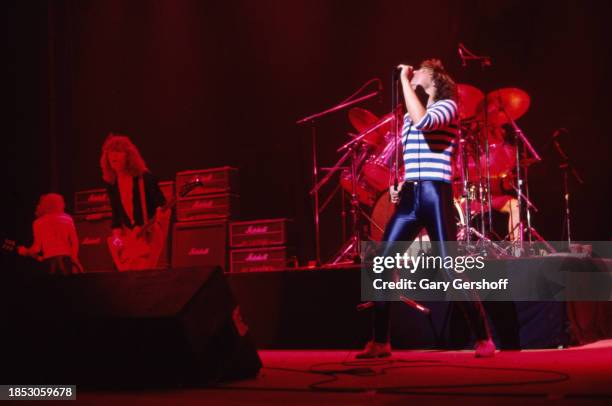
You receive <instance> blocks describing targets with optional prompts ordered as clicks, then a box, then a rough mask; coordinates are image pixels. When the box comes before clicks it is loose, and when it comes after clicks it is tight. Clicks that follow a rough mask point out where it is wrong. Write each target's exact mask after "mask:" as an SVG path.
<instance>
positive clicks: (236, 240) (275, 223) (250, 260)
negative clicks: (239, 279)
mask: <svg viewBox="0 0 612 406" xmlns="http://www.w3.org/2000/svg"><path fill="white" fill-rule="evenodd" d="M291 224H292V223H291V221H290V220H288V219H283V218H281V219H271V220H257V221H241V222H233V223H231V224H230V231H229V239H230V247H231V251H230V272H257V271H275V270H279V269H285V268H287V259H288V254H289V252H288V251H289V250H288V245H289V241H291V240H292V238H291V237H290V231H291V227H290V225H291Z"/></svg>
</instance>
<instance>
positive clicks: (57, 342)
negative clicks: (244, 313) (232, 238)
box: [0, 267, 261, 388]
mask: <svg viewBox="0 0 612 406" xmlns="http://www.w3.org/2000/svg"><path fill="white" fill-rule="evenodd" d="M21 283H22V284H23V286H15V287H14V288H13V293H12V294H11V295H10V297H8V298H7V297H5V299H7V300H8V301H9V304H11V306H10V307H11V308H12V309H13V310H12V311H11V312H10V313H9V312H1V313H0V320H1V321H2V325H3V331H4V332H3V343H4V344H3V348H4V350H5V351H4V356H3V360H2V368H0V379H2V381H3V382H6V383H19V382H35V383H57V382H67V383H70V384H76V385H84V386H89V387H97V386H102V387H104V386H113V387H156V388H157V387H163V386H175V385H201V384H204V383H207V382H211V381H214V382H217V381H219V380H226V379H241V378H247V377H253V376H255V375H256V374H257V373H258V371H259V369H260V368H261V361H260V359H259V356H258V354H257V351H256V350H255V347H254V345H253V343H252V342H251V340H250V334H249V327H248V325H247V324H246V323H245V321H244V320H243V319H242V318H241V314H240V308H239V307H238V306H236V304H235V302H234V299H233V297H232V294H231V291H230V288H229V286H228V284H227V281H226V279H225V275H224V274H223V272H222V270H221V269H220V268H218V267H217V268H212V267H209V268H205V269H202V268H200V269H181V270H154V271H142V272H125V273H123V272H112V273H111V272H100V273H90V274H80V275H74V276H70V277H65V278H41V279H37V280H34V281H29V282H21Z"/></svg>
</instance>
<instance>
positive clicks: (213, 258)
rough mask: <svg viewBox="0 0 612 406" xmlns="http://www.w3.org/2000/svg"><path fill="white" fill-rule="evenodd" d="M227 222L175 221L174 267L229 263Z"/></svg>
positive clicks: (173, 242) (173, 240) (224, 264)
mask: <svg viewBox="0 0 612 406" xmlns="http://www.w3.org/2000/svg"><path fill="white" fill-rule="evenodd" d="M227 224H228V223H227V222H226V221H215V222H211V221H193V222H186V223H175V224H174V229H173V231H172V267H173V268H184V267H191V266H221V267H223V268H224V269H226V265H227Z"/></svg>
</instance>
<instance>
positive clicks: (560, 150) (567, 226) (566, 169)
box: [553, 139, 584, 251]
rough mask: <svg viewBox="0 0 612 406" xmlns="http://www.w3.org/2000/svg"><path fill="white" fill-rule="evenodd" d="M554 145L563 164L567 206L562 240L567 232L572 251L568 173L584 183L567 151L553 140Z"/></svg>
mask: <svg viewBox="0 0 612 406" xmlns="http://www.w3.org/2000/svg"><path fill="white" fill-rule="evenodd" d="M553 145H554V146H555V150H556V151H557V152H558V153H559V156H560V157H561V160H562V162H561V164H560V165H559V168H560V169H561V170H563V200H564V204H565V210H564V219H563V233H562V235H561V238H563V235H564V234H565V231H567V249H568V251H570V247H571V244H572V233H571V213H570V189H569V174H568V173H569V172H570V171H571V172H572V175H573V176H574V178H575V179H576V181H578V183H579V184H581V185H583V184H584V181H583V180H582V178H581V177H580V174H579V173H578V171H577V170H576V168H574V166H573V165H572V164H571V163H570V159H569V157H568V156H567V154H566V153H565V151H563V148H561V145H559V142H558V141H557V140H556V139H555V140H553Z"/></svg>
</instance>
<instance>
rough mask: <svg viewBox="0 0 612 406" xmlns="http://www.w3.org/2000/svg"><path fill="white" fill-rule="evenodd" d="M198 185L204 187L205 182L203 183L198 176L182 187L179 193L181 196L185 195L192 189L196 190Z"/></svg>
mask: <svg viewBox="0 0 612 406" xmlns="http://www.w3.org/2000/svg"><path fill="white" fill-rule="evenodd" d="M197 187H204V183H202V181H201V180H200V178H199V177H197V176H196V177H195V178H194V179H193V180H192V181H190V182H189V183H186V184H184V185H183V187H181V191H180V192H179V194H178V195H179V197H185V196H186V195H187V194H189V193H190V192H191V191H192V190H194V189H195V188H197Z"/></svg>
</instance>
